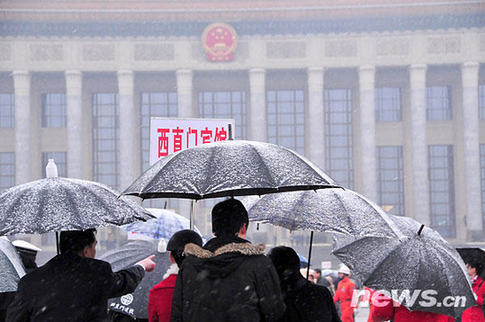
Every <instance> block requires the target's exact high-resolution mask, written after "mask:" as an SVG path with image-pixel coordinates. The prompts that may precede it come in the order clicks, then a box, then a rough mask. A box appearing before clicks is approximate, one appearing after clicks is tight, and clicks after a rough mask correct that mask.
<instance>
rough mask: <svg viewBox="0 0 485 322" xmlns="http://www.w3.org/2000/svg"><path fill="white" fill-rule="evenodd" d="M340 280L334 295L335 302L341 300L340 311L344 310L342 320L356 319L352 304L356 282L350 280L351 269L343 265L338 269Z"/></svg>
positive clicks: (347, 321)
mask: <svg viewBox="0 0 485 322" xmlns="http://www.w3.org/2000/svg"><path fill="white" fill-rule="evenodd" d="M338 275H339V278H340V282H339V283H338V286H337V291H335V295H334V296H333V301H334V302H335V303H337V302H340V311H341V312H342V316H341V319H342V322H353V321H354V308H353V307H352V305H351V302H352V296H353V295H354V290H355V284H354V282H352V281H351V280H350V277H349V276H350V269H349V268H348V267H347V266H345V265H342V266H340V269H339V271H338Z"/></svg>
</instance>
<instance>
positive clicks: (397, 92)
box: [375, 87, 402, 122]
mask: <svg viewBox="0 0 485 322" xmlns="http://www.w3.org/2000/svg"><path fill="white" fill-rule="evenodd" d="M375 93H376V121H377V122H399V121H401V120H402V112H401V89H400V88H396V87H380V88H376V90H375Z"/></svg>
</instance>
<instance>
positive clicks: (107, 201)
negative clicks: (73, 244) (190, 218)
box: [0, 177, 153, 235]
mask: <svg viewBox="0 0 485 322" xmlns="http://www.w3.org/2000/svg"><path fill="white" fill-rule="evenodd" d="M150 218H153V216H152V215H151V214H150V213H148V212H147V211H146V210H145V209H143V208H142V207H141V206H139V205H137V204H136V203H135V202H134V201H131V200H128V198H119V194H118V193H117V192H116V191H114V190H112V189H111V188H109V187H107V186H105V185H103V184H100V183H97V182H92V181H86V180H79V179H68V178H57V177H52V178H46V179H40V180H37V181H32V182H29V183H25V184H22V185H18V186H14V187H12V188H10V189H7V190H5V191H3V192H2V193H1V194H0V235H12V234H18V233H26V234H32V233H39V234H41V233H46V232H51V231H61V230H82V229H88V228H96V227H98V226H102V225H107V224H113V225H124V224H128V223H131V222H133V221H135V220H147V219H150Z"/></svg>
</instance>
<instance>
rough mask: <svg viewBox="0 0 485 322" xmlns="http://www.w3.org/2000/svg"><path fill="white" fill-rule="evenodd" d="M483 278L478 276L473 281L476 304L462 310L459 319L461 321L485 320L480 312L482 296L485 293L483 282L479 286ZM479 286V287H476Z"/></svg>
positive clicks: (478, 321) (480, 321) (477, 321)
mask: <svg viewBox="0 0 485 322" xmlns="http://www.w3.org/2000/svg"><path fill="white" fill-rule="evenodd" d="M482 281H483V279H481V278H480V277H478V278H477V279H476V280H475V282H473V285H472V287H473V292H474V293H475V294H476V295H477V305H474V306H472V307H471V308H469V309H467V310H466V311H465V312H463V315H462V316H461V320H462V321H463V322H471V321H473V322H475V321H476V322H482V321H485V318H484V317H483V312H482V305H483V297H484V295H485V282H484V283H483V284H482V286H480V283H482ZM479 286H480V288H478V287H479Z"/></svg>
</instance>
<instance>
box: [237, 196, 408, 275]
mask: <svg viewBox="0 0 485 322" xmlns="http://www.w3.org/2000/svg"><path fill="white" fill-rule="evenodd" d="M243 202H244V205H245V206H246V208H247V209H248V214H249V218H250V220H253V221H258V222H262V223H270V224H273V225H277V226H281V227H284V228H287V229H290V230H310V231H311V235H310V248H309V252H308V261H309V262H310V261H311V250H312V242H313V232H314V231H321V232H323V231H325V232H334V233H335V232H336V233H343V234H347V235H353V236H357V235H369V234H371V235H373V236H375V237H378V236H381V237H382V236H385V237H397V238H398V237H401V236H402V234H400V231H399V229H397V227H396V225H395V224H394V222H393V221H392V220H391V219H390V218H389V216H388V215H387V214H386V213H385V212H384V211H383V210H382V209H381V208H380V207H379V206H377V205H375V204H374V203H373V202H371V201H369V200H367V199H366V198H365V197H364V196H362V195H360V194H358V193H357V192H354V191H352V190H347V189H343V188H329V189H321V190H317V191H311V190H306V191H291V192H283V193H273V194H267V195H264V196H262V197H260V198H258V197H247V198H244V199H243ZM309 267H310V265H308V270H307V275H308V274H309Z"/></svg>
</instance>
